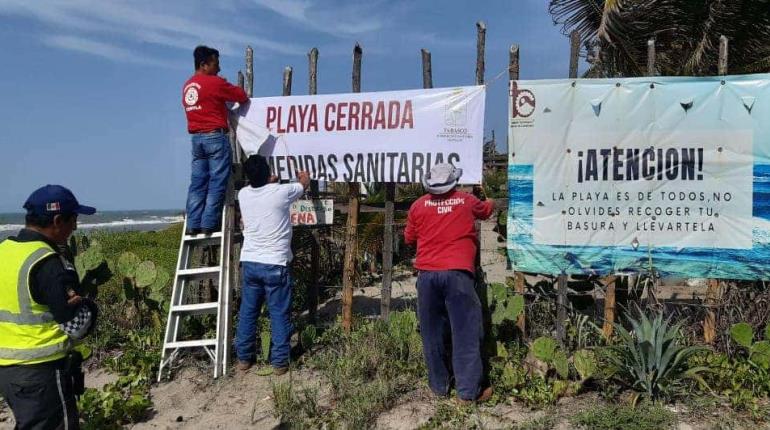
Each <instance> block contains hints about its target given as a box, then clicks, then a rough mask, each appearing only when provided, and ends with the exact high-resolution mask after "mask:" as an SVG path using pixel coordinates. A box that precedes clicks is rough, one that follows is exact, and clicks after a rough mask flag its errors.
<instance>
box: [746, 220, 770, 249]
mask: <svg viewBox="0 0 770 430" xmlns="http://www.w3.org/2000/svg"><path fill="white" fill-rule="evenodd" d="M752 221H753V224H754V225H753V226H752V227H753V228H752V229H751V230H752V236H753V239H754V240H753V242H755V243H770V220H766V219H764V218H759V217H753V218H752Z"/></svg>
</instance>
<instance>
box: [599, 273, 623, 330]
mask: <svg viewBox="0 0 770 430" xmlns="http://www.w3.org/2000/svg"><path fill="white" fill-rule="evenodd" d="M619 280H620V277H619V276H608V277H606V278H604V280H603V282H604V285H605V287H604V325H603V326H602V335H603V336H604V338H605V339H607V340H609V339H610V337H612V331H613V329H614V328H615V326H614V323H615V288H616V286H617V284H618V281H619Z"/></svg>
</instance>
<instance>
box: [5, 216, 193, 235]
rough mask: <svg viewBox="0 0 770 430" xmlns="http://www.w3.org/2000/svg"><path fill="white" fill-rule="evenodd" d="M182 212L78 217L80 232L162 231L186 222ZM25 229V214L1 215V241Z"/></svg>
mask: <svg viewBox="0 0 770 430" xmlns="http://www.w3.org/2000/svg"><path fill="white" fill-rule="evenodd" d="M182 214H183V211H182V210H173V209H171V210H169V209H165V210H132V211H103V212H102V211H99V212H97V213H95V214H93V215H81V216H79V217H78V231H79V232H86V233H87V232H90V231H96V230H102V231H151V230H162V229H164V228H166V227H168V226H169V225H171V224H173V223H177V222H182V221H184V218H183V216H182ZM23 227H24V214H23V213H0V240H2V239H5V238H6V237H8V236H13V235H16V234H17V233H18V232H19V230H20V229H21V228H23Z"/></svg>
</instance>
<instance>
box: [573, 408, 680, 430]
mask: <svg viewBox="0 0 770 430" xmlns="http://www.w3.org/2000/svg"><path fill="white" fill-rule="evenodd" d="M570 421H571V422H572V424H574V425H576V426H579V427H580V428H582V429H586V430H621V429H622V430H665V429H673V428H674V426H675V425H676V423H677V419H676V414H675V413H673V412H671V411H669V410H668V409H666V408H664V407H663V406H661V405H659V404H652V403H643V404H641V405H639V406H637V407H635V408H634V407H631V406H628V405H601V406H600V405H597V406H595V407H593V408H591V409H589V410H587V411H584V412H581V413H579V414H577V415H575V416H574V417H572V418H571V420H570Z"/></svg>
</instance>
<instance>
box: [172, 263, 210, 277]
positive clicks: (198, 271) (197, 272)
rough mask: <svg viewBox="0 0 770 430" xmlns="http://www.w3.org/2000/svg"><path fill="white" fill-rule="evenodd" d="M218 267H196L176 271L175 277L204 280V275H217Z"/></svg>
mask: <svg viewBox="0 0 770 430" xmlns="http://www.w3.org/2000/svg"><path fill="white" fill-rule="evenodd" d="M219 271H220V269H219V267H218V266H212V267H197V268H195V269H182V270H179V271H177V272H176V273H177V275H178V276H179V277H185V278H205V277H206V275H217V274H219Z"/></svg>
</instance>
